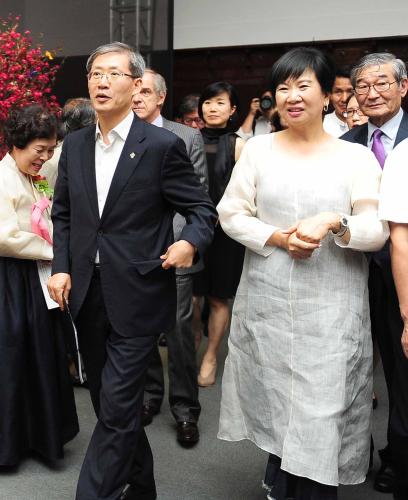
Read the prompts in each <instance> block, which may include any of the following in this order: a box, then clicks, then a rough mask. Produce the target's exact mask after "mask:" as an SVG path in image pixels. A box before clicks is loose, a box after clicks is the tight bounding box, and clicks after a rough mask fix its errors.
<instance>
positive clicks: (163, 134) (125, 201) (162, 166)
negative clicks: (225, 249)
mask: <svg viewBox="0 0 408 500" xmlns="http://www.w3.org/2000/svg"><path fill="white" fill-rule="evenodd" d="M175 211H177V212H179V213H181V214H183V215H184V216H185V218H186V220H187V225H186V226H185V228H184V229H183V232H182V234H181V237H180V238H181V239H185V240H187V241H189V242H190V243H192V244H193V245H195V246H196V247H197V249H198V253H199V255H200V256H202V255H203V253H204V252H205V250H206V248H207V246H208V245H209V244H210V242H211V240H212V236H213V229H214V224H215V220H216V212H215V208H214V206H213V204H212V202H211V201H210V199H209V197H208V195H207V194H206V193H205V191H204V190H203V188H202V187H201V185H200V183H199V181H198V178H197V176H196V175H195V173H194V171H193V168H192V166H191V163H190V161H189V159H188V157H187V154H186V149H185V145H184V143H183V141H182V140H181V139H179V138H178V137H177V136H175V135H174V134H172V133H170V132H168V131H166V130H164V129H162V128H159V127H155V126H154V125H150V124H148V123H145V122H143V121H141V120H140V119H139V118H137V117H136V116H135V117H134V119H133V123H132V127H131V129H130V132H129V135H128V137H127V140H126V142H125V144H124V147H123V151H122V154H121V156H120V159H119V162H118V165H117V168H116V171H115V174H114V176H113V179H112V184H111V186H110V190H109V193H108V196H107V199H106V204H105V206H104V210H103V213H102V215H101V217H99V211H98V201H97V191H96V178H95V126H91V127H86V128H84V129H82V130H79V131H77V132H74V133H72V134H70V135H68V136H67V137H66V139H65V140H64V144H63V149H62V153H61V158H60V162H59V171H58V179H57V183H56V186H55V195H54V203H53V209H52V220H53V224H54V260H53V274H55V273H59V272H63V273H70V274H71V278H72V290H71V295H70V308H71V311H72V313H73V316H74V317H75V316H76V315H77V314H78V312H79V310H80V308H81V305H82V303H83V301H84V298H85V296H86V293H87V290H88V288H89V284H90V280H91V277H92V273H93V269H94V262H95V255H96V252H97V250H98V249H99V258H100V270H101V271H100V272H101V285H102V292H103V296H104V301H105V305H106V308H107V313H108V317H109V320H110V322H111V324H112V326H113V328H114V329H115V330H116V331H117V332H118V333H119V334H121V335H124V336H134V335H150V334H158V333H160V332H161V331H164V330H166V331H167V330H168V329H169V328H171V327H172V325H173V324H174V321H175V317H176V289H175V275H174V270H168V271H165V270H164V269H162V267H161V263H162V261H161V260H160V258H159V257H160V255H162V254H163V253H165V251H166V249H167V248H168V246H169V245H171V244H172V242H173V216H174V212H175Z"/></svg>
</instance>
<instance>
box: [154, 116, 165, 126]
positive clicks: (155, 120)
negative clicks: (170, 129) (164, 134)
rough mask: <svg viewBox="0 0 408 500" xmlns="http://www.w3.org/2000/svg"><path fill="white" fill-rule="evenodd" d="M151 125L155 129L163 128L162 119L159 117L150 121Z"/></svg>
mask: <svg viewBox="0 0 408 500" xmlns="http://www.w3.org/2000/svg"><path fill="white" fill-rule="evenodd" d="M152 125H156V127H163V117H162V115H159V116H158V117H157V118H155V119H154V120H153V121H152Z"/></svg>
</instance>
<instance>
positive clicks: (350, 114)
mask: <svg viewBox="0 0 408 500" xmlns="http://www.w3.org/2000/svg"><path fill="white" fill-rule="evenodd" d="M354 113H357V114H358V116H364V113H363V112H362V111H361V109H360V108H350V109H348V110H347V111H343V116H344V118H351V117H353V116H354Z"/></svg>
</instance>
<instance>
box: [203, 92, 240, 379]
mask: <svg viewBox="0 0 408 500" xmlns="http://www.w3.org/2000/svg"><path fill="white" fill-rule="evenodd" d="M237 107H238V97H237V94H236V91H235V89H234V88H233V87H232V85H230V84H229V83H227V82H216V83H212V84H211V85H209V86H208V87H206V88H205V89H204V91H203V93H202V94H201V97H200V100H199V102H198V112H199V115H200V117H201V118H202V119H203V120H204V122H205V127H204V128H203V129H202V130H201V133H202V135H203V139H204V145H205V151H206V158H207V166H208V180H209V194H210V197H211V199H212V201H213V202H214V204H215V205H217V203H218V202H219V201H220V200H221V197H222V195H223V194H224V191H225V188H226V187H227V184H228V181H229V179H230V177H231V172H232V169H233V167H234V164H235V162H236V161H237V160H238V157H239V153H240V151H241V149H242V147H243V144H244V142H243V141H242V139H240V138H239V137H237V135H236V134H234V133H232V132H231V129H230V128H229V127H228V125H229V123H230V121H231V118H232V116H233V115H234V113H235V112H236V111H237ZM243 260H244V247H243V246H242V245H240V244H239V243H237V242H235V241H234V240H232V239H231V238H229V237H228V236H227V235H226V234H225V233H224V231H223V230H222V229H221V226H220V225H217V227H216V229H215V234H214V240H213V243H212V245H211V247H210V248H209V250H208V252H207V255H206V257H205V269H204V270H203V271H202V272H201V273H199V274H198V275H197V279H196V281H195V291H194V294H195V295H197V296H205V297H206V298H207V300H208V305H209V318H208V345H207V350H206V352H205V354H204V356H203V360H202V363H201V368H200V374H199V376H198V384H199V385H200V386H201V387H207V386H210V385H213V384H214V383H215V376H216V371H217V353H218V349H219V346H220V342H221V340H222V337H223V335H224V333H225V330H226V329H227V327H228V323H229V318H230V312H229V306H228V299H231V298H233V297H234V295H235V292H236V290H237V287H238V283H239V279H240V276H241V271H242V264H243Z"/></svg>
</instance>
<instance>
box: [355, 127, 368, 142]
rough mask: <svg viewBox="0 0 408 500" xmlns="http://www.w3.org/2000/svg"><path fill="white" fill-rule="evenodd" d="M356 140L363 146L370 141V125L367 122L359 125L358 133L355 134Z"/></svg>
mask: <svg viewBox="0 0 408 500" xmlns="http://www.w3.org/2000/svg"><path fill="white" fill-rule="evenodd" d="M354 140H355V142H357V143H358V144H362V145H363V146H366V147H367V142H368V125H367V124H366V123H365V124H364V125H361V126H360V127H358V130H357V133H356V135H355V136H354Z"/></svg>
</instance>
